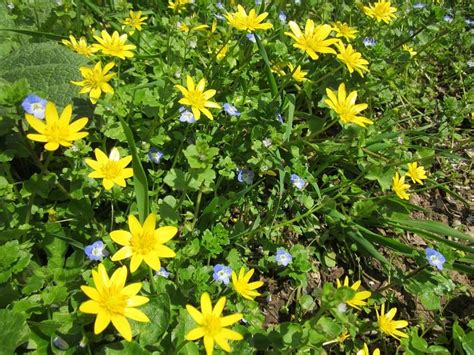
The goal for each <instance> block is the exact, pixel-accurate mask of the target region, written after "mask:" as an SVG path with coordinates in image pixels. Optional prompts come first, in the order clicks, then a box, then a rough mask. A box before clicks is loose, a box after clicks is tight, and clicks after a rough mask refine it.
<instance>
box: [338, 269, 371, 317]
mask: <svg viewBox="0 0 474 355" xmlns="http://www.w3.org/2000/svg"><path fill="white" fill-rule="evenodd" d="M336 285H337V288H341V287H343V286H344V287H350V288H352V289H353V290H354V291H356V293H355V294H354V296H353V297H352V298H351V299H350V300H347V301H346V304H348V305H349V306H351V307H353V308H356V309H360V306H365V305H366V304H367V302H366V301H364V300H366V299H367V298H369V297H370V295H371V294H372V293H371V292H370V291H359V292H357V290H358V289H359V287H360V280H359V281H356V282H354V284H353V285H352V286H349V277H347V276H346V277H345V278H344V284H341V281H339V279H337V280H336Z"/></svg>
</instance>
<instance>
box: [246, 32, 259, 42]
mask: <svg viewBox="0 0 474 355" xmlns="http://www.w3.org/2000/svg"><path fill="white" fill-rule="evenodd" d="M257 36H258V35H257ZM245 37H247V39H248V40H249V41H250V42H253V43H257V40H256V39H255V35H254V34H253V33H248V34H247V35H245ZM259 38H260V37H259Z"/></svg>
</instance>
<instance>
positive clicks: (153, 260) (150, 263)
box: [144, 254, 161, 271]
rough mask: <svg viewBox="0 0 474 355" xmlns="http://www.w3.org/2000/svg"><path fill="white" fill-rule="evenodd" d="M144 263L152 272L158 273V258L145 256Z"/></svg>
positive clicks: (159, 266)
mask: <svg viewBox="0 0 474 355" xmlns="http://www.w3.org/2000/svg"><path fill="white" fill-rule="evenodd" d="M144 260H145V263H147V264H148V266H149V267H151V268H152V269H153V270H155V271H158V270H160V268H161V263H160V258H158V257H157V256H156V255H155V254H147V255H146V256H145V257H144Z"/></svg>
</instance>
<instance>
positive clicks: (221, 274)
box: [212, 264, 232, 285]
mask: <svg viewBox="0 0 474 355" xmlns="http://www.w3.org/2000/svg"><path fill="white" fill-rule="evenodd" d="M230 275H232V269H231V268H230V267H228V266H225V265H222V264H217V265H216V266H214V273H213V274H212V277H213V278H214V280H215V281H217V282H221V283H223V284H224V285H228V284H229V278H230Z"/></svg>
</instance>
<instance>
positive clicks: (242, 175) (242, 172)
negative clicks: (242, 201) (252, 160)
mask: <svg viewBox="0 0 474 355" xmlns="http://www.w3.org/2000/svg"><path fill="white" fill-rule="evenodd" d="M254 177H255V173H254V172H253V171H252V170H247V169H239V170H238V174H237V180H238V181H239V182H243V183H245V184H248V185H251V184H252V182H253V178H254Z"/></svg>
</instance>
